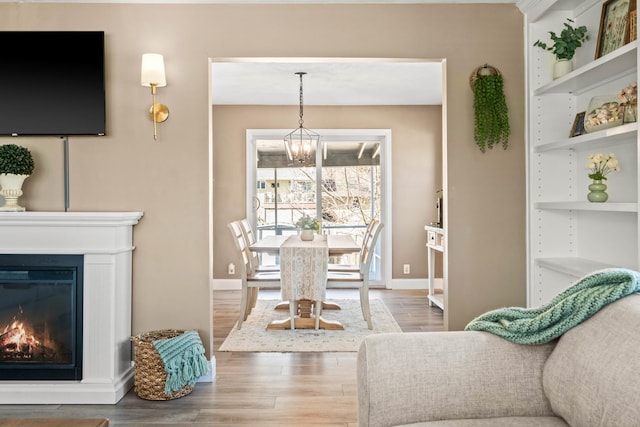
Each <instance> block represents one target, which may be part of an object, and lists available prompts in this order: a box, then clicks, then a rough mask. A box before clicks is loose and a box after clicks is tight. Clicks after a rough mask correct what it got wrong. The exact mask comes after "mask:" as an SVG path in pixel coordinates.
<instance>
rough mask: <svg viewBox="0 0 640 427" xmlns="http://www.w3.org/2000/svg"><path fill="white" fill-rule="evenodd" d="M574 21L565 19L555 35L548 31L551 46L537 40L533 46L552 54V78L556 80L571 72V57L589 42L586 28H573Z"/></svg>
mask: <svg viewBox="0 0 640 427" xmlns="http://www.w3.org/2000/svg"><path fill="white" fill-rule="evenodd" d="M573 23H574V21H573V20H572V19H569V18H567V22H565V23H564V28H563V29H562V31H561V32H560V35H557V34H556V33H555V32H553V31H549V38H550V39H551V41H552V42H553V44H547V43H544V42H542V41H540V40H537V41H536V42H535V43H534V44H533V45H534V46H537V47H540V48H542V49H544V50H548V51H550V52H552V53H553V54H554V55H555V57H556V62H555V64H553V78H554V79H557V78H558V77H562V76H564V75H565V74H567V73H569V72H571V71H572V70H573V62H572V59H573V56H574V55H575V54H576V49H578V48H579V47H580V46H582V43H583V42H584V41H586V40H589V35H588V34H587V27H586V26H584V25H581V26H579V27H574V26H572V24H573Z"/></svg>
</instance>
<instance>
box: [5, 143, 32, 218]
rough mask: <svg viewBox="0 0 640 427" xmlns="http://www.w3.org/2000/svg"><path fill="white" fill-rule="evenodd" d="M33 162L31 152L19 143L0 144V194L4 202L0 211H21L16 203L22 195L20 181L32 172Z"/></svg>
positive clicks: (22, 208) (22, 209)
mask: <svg viewBox="0 0 640 427" xmlns="http://www.w3.org/2000/svg"><path fill="white" fill-rule="evenodd" d="M33 168H34V163H33V157H32V156H31V152H30V151H29V150H28V149H27V148H25V147H22V146H20V145H15V144H5V145H0V188H1V190H0V195H1V196H2V197H4V201H5V204H4V206H0V211H10V212H23V211H24V210H25V208H24V207H22V206H20V205H18V197H20V196H22V183H23V182H24V180H25V179H27V178H28V177H29V176H30V175H31V173H33Z"/></svg>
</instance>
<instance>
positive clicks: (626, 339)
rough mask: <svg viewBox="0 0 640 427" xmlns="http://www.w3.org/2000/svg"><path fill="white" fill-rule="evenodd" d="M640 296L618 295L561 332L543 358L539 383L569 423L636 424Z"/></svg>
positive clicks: (638, 412) (638, 415) (583, 425)
mask: <svg viewBox="0 0 640 427" xmlns="http://www.w3.org/2000/svg"><path fill="white" fill-rule="evenodd" d="M639 354H640V295H638V294H633V295H629V296H627V297H624V298H622V299H620V300H618V301H616V302H614V303H612V304H609V305H607V306H606V307H604V308H602V309H601V310H600V311H599V312H598V313H596V314H595V315H594V316H593V317H592V318H591V319H589V320H587V321H585V322H584V323H582V324H580V325H578V326H576V327H575V328H573V329H571V330H569V331H568V332H566V333H565V334H564V335H563V336H562V337H561V338H560V340H559V341H558V343H557V345H556V348H555V350H554V351H553V353H551V356H549V359H548V360H547V363H546V364H545V367H544V371H543V386H544V390H545V393H546V395H547V397H548V398H549V401H550V403H551V407H552V408H553V411H554V412H555V413H556V414H557V415H559V416H561V417H563V418H564V419H565V420H566V421H567V422H568V423H569V425H571V426H576V427H591V426H594V427H595V426H600V427H602V426H615V427H626V426H628V427H632V426H633V427H636V426H638V423H639V422H640V421H639V420H640V399H638V395H637V394H636V393H637V391H638V384H640V357H638V355H639Z"/></svg>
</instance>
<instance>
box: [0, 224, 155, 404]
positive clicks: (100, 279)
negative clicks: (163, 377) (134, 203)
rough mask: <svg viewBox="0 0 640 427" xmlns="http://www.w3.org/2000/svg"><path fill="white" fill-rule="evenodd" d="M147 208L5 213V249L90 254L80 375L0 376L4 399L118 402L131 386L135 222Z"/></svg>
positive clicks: (0, 250)
mask: <svg viewBox="0 0 640 427" xmlns="http://www.w3.org/2000/svg"><path fill="white" fill-rule="evenodd" d="M142 215H143V213H142V212H2V213H0V254H82V255H84V288H83V334H82V335H83V341H82V342H83V348H82V352H83V355H82V380H80V381H2V380H1V379H0V404H114V403H117V402H118V401H119V400H120V399H122V397H123V396H124V395H125V394H126V393H127V391H129V389H131V387H132V385H133V374H134V372H133V367H132V363H131V359H132V358H131V263H132V251H133V249H134V246H133V226H134V225H135V224H137V223H138V221H139V220H140V218H141V217H142Z"/></svg>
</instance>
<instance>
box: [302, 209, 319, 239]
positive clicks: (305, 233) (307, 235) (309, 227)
mask: <svg viewBox="0 0 640 427" xmlns="http://www.w3.org/2000/svg"><path fill="white" fill-rule="evenodd" d="M296 227H298V228H299V229H300V240H313V233H314V232H315V233H317V232H319V231H320V220H319V219H318V218H311V217H310V216H309V215H306V214H305V215H303V216H302V217H301V218H300V219H299V220H298V221H297V222H296Z"/></svg>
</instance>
